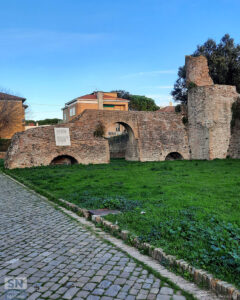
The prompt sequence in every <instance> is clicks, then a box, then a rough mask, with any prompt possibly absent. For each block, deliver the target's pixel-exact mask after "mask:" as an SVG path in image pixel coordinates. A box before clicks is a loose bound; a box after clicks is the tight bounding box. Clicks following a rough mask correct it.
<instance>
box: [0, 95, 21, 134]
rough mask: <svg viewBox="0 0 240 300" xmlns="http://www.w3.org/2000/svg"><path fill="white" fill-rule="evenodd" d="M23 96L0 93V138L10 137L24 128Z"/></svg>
mask: <svg viewBox="0 0 240 300" xmlns="http://www.w3.org/2000/svg"><path fill="white" fill-rule="evenodd" d="M25 101H26V99H25V98H21V97H17V96H13V95H9V94H6V93H0V138H2V139H11V138H12V136H13V135H14V133H16V132H20V131H24V130H25V109H26V108H27V105H24V104H23V103H24V102H25Z"/></svg>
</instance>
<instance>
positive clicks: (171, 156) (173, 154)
mask: <svg viewBox="0 0 240 300" xmlns="http://www.w3.org/2000/svg"><path fill="white" fill-rule="evenodd" d="M182 159H183V157H182V155H181V154H180V153H178V152H171V153H169V154H168V155H167V156H166V158H165V160H182Z"/></svg>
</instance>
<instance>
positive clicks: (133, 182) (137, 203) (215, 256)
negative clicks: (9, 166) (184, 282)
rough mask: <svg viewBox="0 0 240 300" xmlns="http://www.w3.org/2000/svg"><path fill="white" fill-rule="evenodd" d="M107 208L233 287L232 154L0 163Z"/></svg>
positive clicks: (238, 165) (237, 179)
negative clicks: (23, 166)
mask: <svg viewBox="0 0 240 300" xmlns="http://www.w3.org/2000/svg"><path fill="white" fill-rule="evenodd" d="M8 173H9V174H10V175H15V176H18V177H21V178H22V180H23V181H24V182H29V183H31V184H33V185H35V186H38V187H39V188H41V189H44V190H47V191H48V192H50V193H52V194H53V195H55V196H56V197H59V198H63V199H66V200H68V201H70V202H73V203H75V204H78V205H79V206H80V207H85V208H103V207H108V208H117V209H120V210H121V211H122V214H119V215H115V216H113V215H112V216H108V217H107V219H108V220H110V221H112V222H118V225H119V226H120V227H121V228H123V229H128V230H130V231H131V232H133V233H134V234H136V235H137V236H138V237H139V238H140V239H141V240H142V241H147V242H150V243H151V244H153V245H154V246H157V247H161V248H163V249H164V250H165V252H166V253H168V254H172V255H176V256H177V257H178V258H182V259H185V260H186V261H188V262H189V263H191V264H192V265H194V266H196V267H198V268H202V269H205V270H207V271H209V272H211V273H213V274H214V275H215V276H216V277H218V278H220V279H223V280H225V281H228V282H231V283H234V284H235V285H236V286H237V287H240V201H239V198H240V160H230V159H229V160H214V161H166V162H146V163H140V162H126V161H124V160H113V161H112V162H111V164H108V165H107V164H106V165H88V166H84V165H72V166H48V167H36V168H31V169H16V170H10V171H8Z"/></svg>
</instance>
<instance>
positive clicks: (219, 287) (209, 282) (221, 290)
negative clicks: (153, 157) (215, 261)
mask: <svg viewBox="0 0 240 300" xmlns="http://www.w3.org/2000/svg"><path fill="white" fill-rule="evenodd" d="M4 173H5V176H7V177H10V178H11V179H12V180H14V181H16V182H17V183H18V184H20V185H22V186H24V187H25V188H26V187H27V188H29V189H31V191H32V192H34V193H36V194H37V195H38V196H40V197H42V198H43V199H48V200H50V201H53V202H55V203H56V204H58V205H60V206H62V207H64V208H66V209H68V210H70V211H72V212H74V213H76V214H77V215H79V216H81V217H84V218H86V219H87V220H91V221H92V222H94V223H96V224H99V225H101V226H102V227H103V229H105V230H106V231H108V232H109V233H111V234H114V235H115V236H116V237H119V238H121V239H122V240H123V241H125V242H129V241H131V246H134V247H135V248H137V249H139V250H144V251H145V253H146V254H148V255H149V256H150V257H152V258H153V259H155V260H156V261H158V262H159V263H160V264H162V265H164V266H165V267H167V266H168V267H170V268H171V267H172V268H173V269H175V270H178V272H179V273H180V274H184V273H186V272H187V273H189V274H190V275H192V279H193V282H194V283H196V284H197V285H198V286H200V287H203V286H204V287H205V288H206V289H208V290H211V291H213V292H214V293H216V294H217V295H221V296H226V297H227V298H226V299H229V300H240V291H239V290H238V289H236V288H235V287H234V286H233V285H232V284H230V283H227V282H225V281H221V280H219V279H216V278H214V277H213V275H211V274H209V273H207V272H206V271H204V270H201V269H196V268H194V267H193V266H191V265H189V264H188V263H187V262H186V261H184V260H183V259H177V258H176V257H175V256H173V255H167V254H166V253H165V252H164V251H163V249H161V248H154V247H153V246H152V245H150V244H148V243H141V242H140V241H139V240H138V238H137V237H136V236H134V235H132V234H131V233H130V232H129V231H127V230H121V229H120V227H119V226H118V225H115V224H112V223H111V222H109V221H107V220H104V219H103V218H102V217H101V216H99V215H91V214H90V212H89V211H88V210H87V209H84V208H81V207H79V206H77V205H76V204H74V203H71V202H68V201H66V200H64V199H57V198H55V197H54V196H52V195H50V194H49V193H48V192H44V193H41V190H40V189H36V188H35V187H34V186H33V185H31V184H29V183H26V182H24V181H23V180H21V178H19V177H18V176H14V175H12V174H11V175H9V174H8V172H4ZM39 194H40V195H39ZM41 194H44V195H41Z"/></svg>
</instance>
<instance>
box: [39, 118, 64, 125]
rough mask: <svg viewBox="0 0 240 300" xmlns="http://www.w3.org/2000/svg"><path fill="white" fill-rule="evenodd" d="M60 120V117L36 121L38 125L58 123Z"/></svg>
mask: <svg viewBox="0 0 240 300" xmlns="http://www.w3.org/2000/svg"><path fill="white" fill-rule="evenodd" d="M60 121H61V119H57V118H54V119H44V120H39V121H36V122H37V123H38V124H39V125H54V124H58V123H59V122H60Z"/></svg>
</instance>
